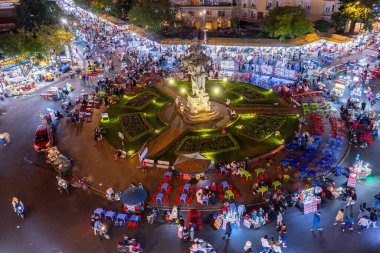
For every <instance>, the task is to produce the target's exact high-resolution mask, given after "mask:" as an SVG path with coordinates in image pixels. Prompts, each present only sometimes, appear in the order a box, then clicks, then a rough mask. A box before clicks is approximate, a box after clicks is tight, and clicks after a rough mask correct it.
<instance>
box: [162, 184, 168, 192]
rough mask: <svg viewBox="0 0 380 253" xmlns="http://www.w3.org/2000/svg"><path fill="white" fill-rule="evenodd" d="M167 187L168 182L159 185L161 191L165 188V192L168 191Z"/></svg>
mask: <svg viewBox="0 0 380 253" xmlns="http://www.w3.org/2000/svg"><path fill="white" fill-rule="evenodd" d="M168 187H169V184H168V183H163V184H162V186H161V191H162V192H163V191H164V190H165V192H168Z"/></svg>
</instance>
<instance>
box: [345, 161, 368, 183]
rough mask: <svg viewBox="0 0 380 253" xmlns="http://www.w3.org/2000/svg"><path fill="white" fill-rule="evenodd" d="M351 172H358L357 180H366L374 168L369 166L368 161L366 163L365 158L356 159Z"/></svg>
mask: <svg viewBox="0 0 380 253" xmlns="http://www.w3.org/2000/svg"><path fill="white" fill-rule="evenodd" d="M349 170H350V172H351V173H354V174H356V175H357V176H356V178H357V180H366V179H367V177H368V176H369V175H371V173H372V169H370V168H369V164H368V163H364V162H363V160H359V161H356V162H355V163H354V165H353V166H351V167H350V168H349Z"/></svg>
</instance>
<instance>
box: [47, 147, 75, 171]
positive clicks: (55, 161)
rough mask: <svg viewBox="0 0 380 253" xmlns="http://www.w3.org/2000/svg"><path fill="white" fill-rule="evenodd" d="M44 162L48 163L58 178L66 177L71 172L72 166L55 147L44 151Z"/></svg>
mask: <svg viewBox="0 0 380 253" xmlns="http://www.w3.org/2000/svg"><path fill="white" fill-rule="evenodd" d="M45 157H46V162H47V163H50V164H51V166H52V167H53V168H54V170H55V171H56V172H57V173H58V175H60V176H67V175H69V174H71V172H72V164H71V161H70V159H69V158H67V157H66V156H64V155H62V153H61V152H60V151H59V150H58V148H57V147H55V146H54V147H51V148H47V149H45Z"/></svg>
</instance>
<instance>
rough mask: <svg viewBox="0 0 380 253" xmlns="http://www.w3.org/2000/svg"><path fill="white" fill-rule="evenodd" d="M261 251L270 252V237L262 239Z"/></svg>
mask: <svg viewBox="0 0 380 253" xmlns="http://www.w3.org/2000/svg"><path fill="white" fill-rule="evenodd" d="M261 247H262V248H261V251H260V253H265V252H268V251H269V249H270V245H269V241H268V236H267V235H264V236H263V237H261Z"/></svg>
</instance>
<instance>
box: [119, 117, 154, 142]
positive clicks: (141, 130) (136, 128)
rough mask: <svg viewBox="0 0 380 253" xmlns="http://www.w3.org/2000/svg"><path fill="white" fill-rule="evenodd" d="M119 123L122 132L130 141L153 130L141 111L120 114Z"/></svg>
mask: <svg viewBox="0 0 380 253" xmlns="http://www.w3.org/2000/svg"><path fill="white" fill-rule="evenodd" d="M120 123H121V127H122V129H123V132H124V134H125V135H126V137H127V138H128V139H129V140H130V141H134V140H137V139H139V138H140V137H142V136H144V135H145V134H147V133H149V132H150V131H152V130H153V128H152V127H151V126H150V125H149V123H148V122H147V121H146V119H145V118H144V116H143V115H142V114H141V113H128V114H125V115H122V116H120Z"/></svg>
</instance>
